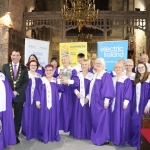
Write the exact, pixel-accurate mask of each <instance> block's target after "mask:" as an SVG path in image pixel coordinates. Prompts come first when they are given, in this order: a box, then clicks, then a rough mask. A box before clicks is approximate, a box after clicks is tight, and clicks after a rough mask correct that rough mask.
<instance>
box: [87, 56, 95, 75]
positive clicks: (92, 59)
mask: <svg viewBox="0 0 150 150" xmlns="http://www.w3.org/2000/svg"><path fill="white" fill-rule="evenodd" d="M95 60H96V58H91V61H90V64H91V68H90V70H89V72H91V73H93V74H94V73H95V72H96V68H95Z"/></svg>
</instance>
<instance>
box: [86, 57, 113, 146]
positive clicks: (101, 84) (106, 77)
mask: <svg viewBox="0 0 150 150" xmlns="http://www.w3.org/2000/svg"><path fill="white" fill-rule="evenodd" d="M95 67H96V73H95V74H94V77H93V80H92V81H91V83H90V92H89V95H88V96H87V98H88V99H89V104H90V107H91V117H92V132H91V141H92V142H93V143H94V144H96V145H102V144H104V143H105V142H107V141H108V140H110V130H109V129H110V104H111V103H112V99H113V98H114V96H115V92H114V87H113V82H112V77H111V76H110V74H109V73H107V72H106V71H105V69H106V65H105V61H104V59H103V58H98V59H96V61H95Z"/></svg>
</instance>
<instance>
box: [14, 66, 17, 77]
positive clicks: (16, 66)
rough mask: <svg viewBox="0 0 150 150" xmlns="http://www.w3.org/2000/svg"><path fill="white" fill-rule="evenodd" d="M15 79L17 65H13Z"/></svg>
mask: <svg viewBox="0 0 150 150" xmlns="http://www.w3.org/2000/svg"><path fill="white" fill-rule="evenodd" d="M16 77H17V65H14V79H16Z"/></svg>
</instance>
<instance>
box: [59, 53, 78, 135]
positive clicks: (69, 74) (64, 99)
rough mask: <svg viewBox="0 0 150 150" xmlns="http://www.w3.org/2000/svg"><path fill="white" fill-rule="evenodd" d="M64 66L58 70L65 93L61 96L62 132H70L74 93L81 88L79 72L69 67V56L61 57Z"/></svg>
mask: <svg viewBox="0 0 150 150" xmlns="http://www.w3.org/2000/svg"><path fill="white" fill-rule="evenodd" d="M61 61H62V65H63V66H61V67H59V68H58V69H57V76H59V79H60V82H61V84H63V85H64V86H63V87H64V92H63V93H62V94H60V101H59V105H60V113H59V116H60V127H59V129H60V130H64V132H69V131H70V123H71V122H70V121H71V116H72V107H73V98H74V97H73V91H74V90H75V88H77V87H78V86H79V78H78V77H77V72H76V70H74V69H73V68H72V67H70V66H69V64H70V62H71V59H70V56H69V55H68V54H65V55H63V56H62V57H61Z"/></svg>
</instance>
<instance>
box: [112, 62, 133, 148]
mask: <svg viewBox="0 0 150 150" xmlns="http://www.w3.org/2000/svg"><path fill="white" fill-rule="evenodd" d="M114 71H115V72H116V76H115V77H113V78H112V79H113V85H114V88H115V93H116V95H115V98H114V100H113V103H112V110H111V125H110V126H111V140H112V142H113V143H114V144H115V145H121V146H125V144H126V142H129V121H130V106H129V105H130V101H131V99H132V82H131V80H130V79H129V78H128V77H127V76H126V75H124V74H123V72H124V65H123V63H120V62H118V63H116V64H115V66H114Z"/></svg>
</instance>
